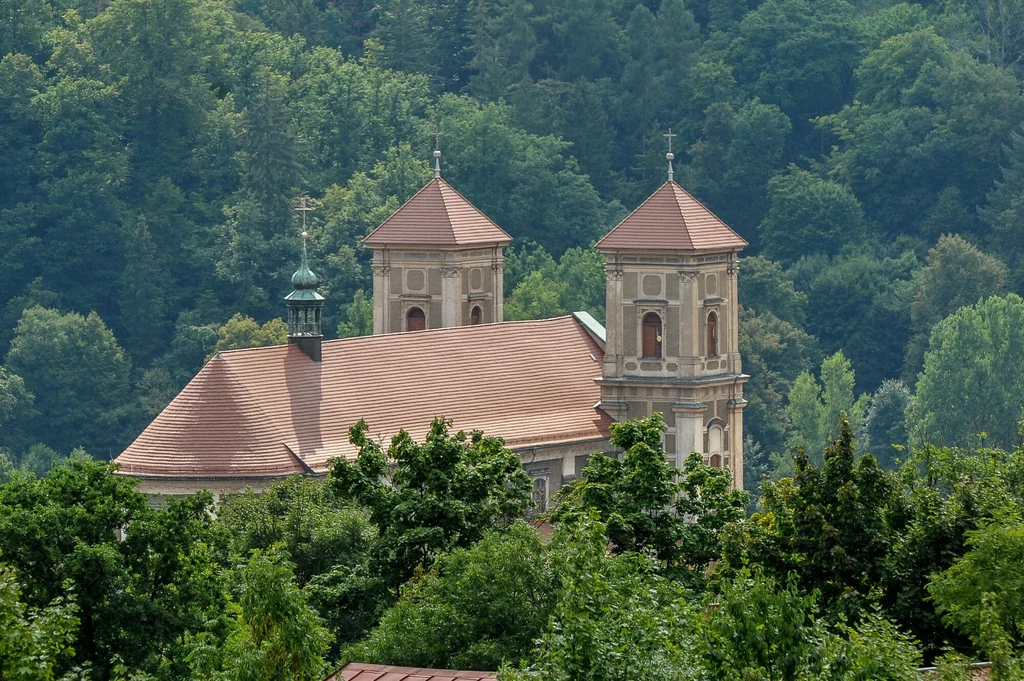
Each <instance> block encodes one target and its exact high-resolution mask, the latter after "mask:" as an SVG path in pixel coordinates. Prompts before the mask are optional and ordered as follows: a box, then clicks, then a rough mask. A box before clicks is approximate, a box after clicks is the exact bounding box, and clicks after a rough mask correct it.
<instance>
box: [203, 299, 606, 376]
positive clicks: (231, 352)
mask: <svg viewBox="0 0 1024 681" xmlns="http://www.w3.org/2000/svg"><path fill="white" fill-rule="evenodd" d="M578 315H586V316H587V317H590V315H589V313H587V312H573V313H571V314H564V315H559V316H557V317H544V318H543V319H514V320H509V321H505V322H487V323H485V324H473V325H469V326H442V327H439V328H436V329H423V330H422V331H391V332H390V333H374V334H367V335H365V336H349V337H347V338H331V339H330V340H324V341H323V344H324V345H335V344H337V343H353V342H357V341H366V340H368V339H371V338H386V337H389V336H408V335H409V334H416V336H418V337H423V336H424V335H427V334H435V333H451V332H453V331H458V330H466V329H481V328H486V327H489V326H490V327H493V326H499V325H500V326H512V325H516V326H528V325H544V324H550V323H552V322H555V321H560V320H566V319H572V320H573V321H574V322H576V323H578V324H579V325H580V326H583V327H585V326H586V323H585V322H584V320H583V319H581V318H580V317H579V316H578ZM590 319H593V317H590ZM593 323H594V324H596V325H597V326H601V323H600V322H598V321H596V320H594V322H593ZM601 328H602V329H603V328H604V327H603V326H601ZM288 345H289V344H288V343H281V344H279V345H261V346H258V347H254V348H232V349H231V350H218V351H217V354H216V355H214V358H216V357H222V356H223V357H227V356H231V355H238V354H242V353H248V352H269V351H273V350H280V349H281V348H287V347H288ZM210 361H211V362H212V361H213V359H211V360H210ZM193 380H194V379H193ZM186 387H187V386H186Z"/></svg>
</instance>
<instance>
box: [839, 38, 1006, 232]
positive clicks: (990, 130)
mask: <svg viewBox="0 0 1024 681" xmlns="http://www.w3.org/2000/svg"><path fill="white" fill-rule="evenodd" d="M857 82H858V89H857V100H858V103H856V104H853V105H851V106H847V107H846V108H844V110H843V111H842V112H841V113H839V114H836V115H835V116H829V117H825V118H824V119H822V125H824V126H826V127H827V128H828V129H830V130H831V131H832V132H833V134H835V135H837V136H838V137H839V139H840V141H841V143H842V144H841V146H840V148H839V150H838V151H837V152H836V153H834V154H833V155H832V158H831V159H830V164H831V165H833V167H834V175H836V176H837V177H838V179H840V180H841V181H844V182H845V183H847V184H848V185H849V186H850V187H852V189H853V191H854V192H855V193H856V195H857V197H858V198H859V199H860V200H861V202H862V203H863V205H864V207H865V210H866V212H867V214H868V216H869V217H870V218H872V219H874V220H875V221H876V222H877V223H878V224H879V225H881V226H882V227H883V228H885V229H888V230H891V231H908V230H912V229H914V228H915V226H916V224H917V223H918V222H919V221H920V220H921V219H922V218H926V217H927V216H928V215H929V213H930V209H931V208H932V207H933V205H934V204H935V203H936V201H937V199H938V197H939V195H940V193H941V192H942V191H943V190H945V189H947V188H948V187H951V186H953V187H957V188H958V189H959V191H960V192H961V194H962V196H963V198H964V200H965V201H966V202H967V203H968V205H972V204H974V205H976V204H978V203H980V202H981V201H982V200H983V197H984V195H985V193H986V192H987V191H988V190H989V188H990V187H991V186H992V182H993V181H994V180H995V179H996V176H997V174H998V170H997V169H998V166H999V164H1001V163H1003V162H1004V161H1005V159H1006V153H1005V150H1004V145H1005V144H1006V143H1007V142H1009V141H1010V132H1011V131H1012V130H1013V129H1014V128H1015V127H1016V126H1017V125H1018V124H1019V121H1020V119H1021V115H1022V111H1021V101H1020V98H1019V96H1018V85H1017V83H1016V81H1015V80H1014V78H1013V77H1012V76H1011V75H1010V74H1008V73H1006V72H1002V71H1000V70H999V69H998V68H996V67H995V66H992V65H987V64H981V63H979V62H977V61H976V60H974V59H973V58H971V57H970V56H968V55H964V54H962V53H953V52H951V51H950V49H949V46H948V45H947V44H946V42H945V41H944V40H943V39H942V38H940V37H939V36H937V35H936V33H935V31H934V29H933V28H931V27H928V28H924V29H921V30H918V31H914V32H912V33H906V34H901V35H897V36H894V37H892V38H889V39H888V40H886V41H885V42H884V43H882V45H881V46H880V47H879V48H878V49H876V50H874V51H873V52H871V53H870V54H868V55H867V56H866V57H865V59H864V61H863V62H862V64H861V66H860V67H859V68H858V71H857Z"/></svg>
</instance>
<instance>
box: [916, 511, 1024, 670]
mask: <svg viewBox="0 0 1024 681" xmlns="http://www.w3.org/2000/svg"><path fill="white" fill-rule="evenodd" d="M966 546H967V552H966V553H965V554H964V555H963V556H962V557H961V558H960V559H958V560H957V561H956V562H955V563H953V565H951V566H950V567H949V568H947V569H946V570H945V571H943V572H940V573H937V574H935V575H934V577H933V578H932V581H931V583H930V584H929V585H928V593H929V594H930V595H931V597H932V599H934V601H935V604H936V608H937V610H938V611H939V612H940V613H941V614H942V618H943V621H945V622H946V623H947V624H949V625H951V626H953V627H954V628H956V629H958V630H959V631H961V632H963V633H964V634H967V635H968V636H969V637H970V638H971V640H972V641H973V642H974V643H975V645H977V646H978V647H979V648H981V649H982V650H984V651H985V652H986V653H988V654H990V655H991V654H993V653H995V652H996V651H994V650H992V649H991V647H992V645H993V644H994V643H997V641H994V640H992V639H993V635H994V634H996V633H997V632H994V631H992V628H993V625H994V626H995V628H997V630H998V634H1000V635H1003V636H1005V637H1007V638H1008V639H1009V641H1010V642H1011V643H1012V645H1013V646H1014V648H1016V649H1018V650H1019V649H1020V648H1021V646H1022V644H1024V630H1022V628H1021V621H1022V620H1021V617H1022V614H1024V602H1022V601H1021V593H1022V592H1021V584H1020V579H1021V574H1020V569H1019V566H1020V562H1021V560H1024V527H1022V526H1021V523H1020V521H1019V520H1018V519H1016V518H1004V519H999V520H993V521H989V522H984V523H983V524H982V525H981V526H980V527H979V528H978V529H976V530H970V531H968V532H967V539H966Z"/></svg>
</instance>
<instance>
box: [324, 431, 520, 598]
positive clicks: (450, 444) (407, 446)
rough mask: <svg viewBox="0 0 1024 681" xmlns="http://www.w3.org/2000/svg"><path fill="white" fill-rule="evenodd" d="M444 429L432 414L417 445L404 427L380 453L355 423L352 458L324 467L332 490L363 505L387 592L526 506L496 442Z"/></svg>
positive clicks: (511, 458) (512, 465) (516, 468)
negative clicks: (373, 529)
mask: <svg viewBox="0 0 1024 681" xmlns="http://www.w3.org/2000/svg"><path fill="white" fill-rule="evenodd" d="M450 426H451V422H450V421H445V420H444V419H435V420H434V422H433V423H432V425H431V427H430V432H429V433H428V434H427V436H426V438H425V440H424V442H423V444H418V443H416V442H415V441H414V440H413V439H412V437H411V436H410V435H409V433H407V432H406V431H404V430H403V431H401V432H399V433H398V434H397V435H395V436H394V437H393V438H392V440H391V444H390V446H389V447H388V448H387V449H386V450H385V449H384V448H383V447H382V446H381V444H380V443H379V442H378V441H376V440H373V439H371V438H370V437H369V436H368V435H367V433H368V432H369V429H370V427H369V426H368V425H367V424H366V423H365V422H364V421H360V422H359V423H357V424H356V425H354V426H353V427H352V428H351V429H350V436H351V440H352V444H353V445H354V446H356V447H358V448H359V454H358V456H357V457H356V459H355V461H354V462H353V463H349V462H348V461H346V460H345V459H335V460H334V463H333V465H332V466H331V470H330V474H329V476H328V484H329V485H330V486H331V489H332V490H333V493H334V494H336V495H337V496H338V498H340V499H351V500H354V501H357V502H359V503H360V504H362V505H363V506H365V507H366V508H368V509H369V510H370V520H371V522H372V523H373V524H374V525H375V526H376V527H377V530H378V532H379V537H378V539H377V540H376V541H375V542H374V545H373V546H372V547H371V554H372V555H371V561H372V564H373V566H374V567H373V570H374V573H375V574H376V575H378V576H379V578H380V579H382V580H383V581H384V583H385V584H386V585H388V586H389V587H390V588H392V589H395V588H397V587H398V586H399V585H400V584H402V583H403V582H404V581H406V580H407V579H408V578H409V577H411V576H412V574H413V572H414V571H415V570H416V568H420V567H422V568H429V567H430V566H431V564H432V563H433V561H434V560H435V558H436V557H437V556H438V555H439V554H440V553H441V552H443V551H446V550H448V549H451V548H454V547H459V546H461V547H465V546H468V545H470V544H472V543H473V542H475V541H478V540H479V539H480V538H481V537H482V536H483V533H484V532H485V531H487V530H488V529H492V528H500V527H506V526H508V525H509V524H510V523H511V522H512V521H513V520H514V519H515V518H517V517H519V516H520V515H521V514H522V513H523V512H524V511H525V510H526V508H527V507H528V506H529V505H530V490H531V489H532V485H531V483H530V479H529V477H528V476H527V475H526V472H525V471H524V470H523V468H522V465H521V464H520V462H519V457H518V456H517V455H515V454H513V453H512V452H510V451H509V450H508V449H505V447H504V443H503V441H502V440H501V439H499V438H493V437H484V435H483V434H482V433H480V432H479V431H474V432H473V433H469V434H467V433H465V432H463V431H459V432H458V433H455V434H454V435H450V434H449V432H448V429H449V427H450Z"/></svg>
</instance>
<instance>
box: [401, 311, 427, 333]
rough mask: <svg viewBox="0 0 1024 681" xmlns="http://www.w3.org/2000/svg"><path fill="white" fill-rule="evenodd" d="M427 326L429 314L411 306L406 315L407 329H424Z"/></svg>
mask: <svg viewBox="0 0 1024 681" xmlns="http://www.w3.org/2000/svg"><path fill="white" fill-rule="evenodd" d="M425 328H427V316H426V315H425V314H423V310H421V309H420V308H418V307H410V308H409V313H408V314H406V315H405V330H406V331H422V330H423V329H425Z"/></svg>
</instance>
